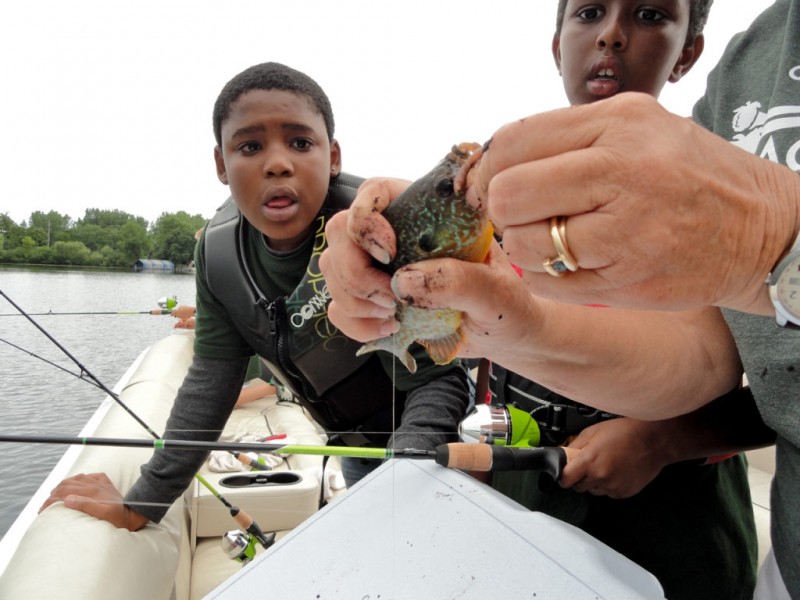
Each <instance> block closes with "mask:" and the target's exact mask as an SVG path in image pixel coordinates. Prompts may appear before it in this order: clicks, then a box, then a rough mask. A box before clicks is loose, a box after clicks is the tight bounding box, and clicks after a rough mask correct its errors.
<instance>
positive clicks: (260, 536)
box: [0, 289, 275, 562]
mask: <svg viewBox="0 0 800 600" xmlns="http://www.w3.org/2000/svg"><path fill="white" fill-rule="evenodd" d="M0 296H3V298H5V299H6V300H7V301H8V303H9V304H11V306H13V307H14V308H15V309H16V310H17V311H18V312H19V313H20V314H21V315H22V316H24V317H25V318H26V319H28V321H30V322H31V324H32V325H33V326H34V327H36V329H38V330H39V331H40V332H41V333H42V334H43V335H44V336H45V337H46V338H47V339H49V340H50V341H51V342H52V343H53V344H55V346H56V347H57V348H58V349H59V350H61V351H62V352H63V353H64V354H65V355H66V356H67V357H68V358H69V359H70V360H71V361H72V362H73V363H75V365H76V366H77V367H78V368H79V369H80V370H81V375H80V376H79V379H82V380H84V381H88V380H85V379H84V377H83V376H84V375H86V377H88V378H89V379H90V380H91V382H93V383H94V385H95V386H96V387H98V388H100V389H101V390H103V391H104V392H105V393H106V394H108V395H109V396H110V397H111V398H112V399H113V400H114V402H116V403H117V405H119V406H120V407H121V408H122V409H124V410H125V412H127V413H128V414H129V415H130V416H131V417H133V419H134V420H135V421H136V422H137V423H138V424H139V425H141V426H142V428H144V430H145V431H146V432H147V433H148V434H149V435H150V436H151V437H153V438H154V440H155V442H160V441H163V438H162V437H161V436H160V435H159V434H157V433H156V432H155V431H154V430H153V429H152V428H151V427H150V426H149V425H148V424H147V423H145V422H144V421H143V420H142V419H141V417H139V415H137V414H136V413H135V412H134V411H133V410H132V409H131V408H130V407H129V406H128V405H127V404H125V402H123V401H122V399H121V398H120V397H119V395H118V394H117V393H116V392H114V391H113V390H111V389H109V388H108V386H106V385H105V384H104V383H103V382H102V381H100V379H98V378H97V377H96V376H95V375H94V373H92V372H91V371H90V370H89V369H87V368H86V367H85V366H84V365H83V364H82V363H81V362H80V361H79V360H78V359H77V358H75V356H73V355H72V353H71V352H70V351H69V350H67V349H66V348H65V347H64V346H62V345H61V343H60V342H59V341H58V340H56V339H55V338H54V337H53V336H52V335H50V333H48V332H47V331H46V330H45V329H44V328H43V327H42V326H41V325H39V323H37V322H36V320H35V319H33V318H32V317H31V316H30V315H28V314H27V313H26V312H25V311H24V310H23V309H22V307H21V306H19V305H18V304H17V303H16V302H14V301H13V300H12V299H11V298H10V297H9V296H8V294H6V293H5V292H4V291H3V290H2V289H0ZM168 300H169V303H168V304H167V306H169V308H168V310H171V309H172V308H174V304H173V303H174V302H175V300H174V298H169V299H168ZM170 304H172V306H170ZM67 372H68V373H71V371H67ZM72 374H73V375H74V373H72ZM195 479H197V480H198V481H199V482H200V483H202V484H203V485H204V486H205V487H206V488H208V490H209V491H210V492H211V493H212V494H213V495H214V496H215V497H216V498H217V499H218V500H219V501H220V502H222V504H224V505H225V507H226V508H227V509H228V510H229V511H230V514H231V516H232V517H233V518H234V520H235V521H236V522H237V523H238V524H239V525H240V526H242V527H243V528H244V529H245V531H246V532H247V533H248V534H249V536H250V537H249V543H248V548H249V550H250V554H254V553H255V550H254V549H253V545H254V542H253V539H255V540H256V541H258V543H260V544H261V545H262V546H263V547H264V548H269V547H270V546H271V545H272V544H274V543H275V532H272V533H270V534H264V532H263V531H262V530H261V528H260V527H259V526H258V524H257V523H256V522H255V521H254V520H253V518H252V517H250V515H248V514H247V513H245V512H244V511H242V510H241V509H240V508H238V507H237V506H234V505H233V504H231V503H230V502H228V500H227V499H226V498H225V497H224V496H223V495H222V494H220V493H219V492H218V491H217V490H215V489H214V488H213V487H212V486H211V484H210V483H209V482H208V481H206V480H205V479H204V478H203V477H202V476H201V475H200V474H199V473H195ZM236 558H239V559H240V560H242V562H247V561H248V560H250V558H252V556H247V555H245V554H242V555H240V556H237V557H236Z"/></svg>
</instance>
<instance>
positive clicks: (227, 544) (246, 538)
mask: <svg viewBox="0 0 800 600" xmlns="http://www.w3.org/2000/svg"><path fill="white" fill-rule="evenodd" d="M259 532H260V530H259ZM274 543H275V532H271V533H268V534H266V535H265V534H263V533H261V535H260V536H259V535H258V534H257V533H253V532H250V531H243V530H241V529H232V530H231V531H228V532H227V533H226V534H225V535H223V536H222V540H221V545H222V551H223V552H224V553H225V555H226V556H227V557H228V558H230V559H231V560H236V561H239V562H240V563H242V566H244V565H246V564H247V563H249V562H250V561H251V560H253V558H255V556H256V544H261V545H262V546H263V547H264V548H269V547H270V546H272V544H274Z"/></svg>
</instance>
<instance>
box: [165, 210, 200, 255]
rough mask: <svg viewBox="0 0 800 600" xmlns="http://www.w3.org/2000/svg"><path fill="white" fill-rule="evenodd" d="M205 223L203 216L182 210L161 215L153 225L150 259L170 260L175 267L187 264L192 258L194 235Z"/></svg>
mask: <svg viewBox="0 0 800 600" xmlns="http://www.w3.org/2000/svg"><path fill="white" fill-rule="evenodd" d="M205 222H206V220H205V218H203V216H201V215H190V214H189V213H187V212H185V211H182V210H181V211H178V212H177V213H174V214H167V213H162V214H161V216H160V217H159V218H158V219H157V220H156V222H155V224H154V225H153V231H152V238H153V246H152V251H151V256H152V258H160V259H164V260H171V261H172V262H174V263H175V264H176V265H185V264H188V263H189V261H191V260H192V257H193V256H194V246H195V243H196V242H195V239H194V234H195V232H196V231H197V230H198V229H200V228H201V227H202V226H203V225H204V224H205Z"/></svg>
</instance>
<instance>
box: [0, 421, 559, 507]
mask: <svg viewBox="0 0 800 600" xmlns="http://www.w3.org/2000/svg"><path fill="white" fill-rule="evenodd" d="M0 442H12V443H22V444H68V445H77V446H114V447H117V448H119V447H122V448H154V449H155V450H164V449H173V450H203V451H210V450H224V451H227V452H249V451H256V452H270V453H273V454H312V455H318V456H347V457H352V458H377V459H390V458H398V459H403V458H408V459H416V460H426V459H427V460H434V461H436V463H437V464H439V465H441V466H443V467H447V468H449V469H462V470H464V471H484V472H486V471H528V470H536V471H545V472H546V473H549V474H550V475H552V476H553V478H554V479H556V480H557V479H558V478H559V477H560V476H561V471H562V469H563V468H564V466H565V465H566V464H567V454H566V451H565V450H564V448H562V447H561V446H548V447H542V448H528V447H511V446H492V445H490V444H473V443H467V442H454V443H450V444H441V445H439V446H437V447H436V449H435V450H420V449H417V448H403V449H396V448H395V449H393V448H360V447H351V446H307V445H299V444H276V443H269V442H265V443H251V442H202V441H192V440H165V439H159V440H142V439H135V438H134V439H131V438H104V437H103V438H98V437H73V436H52V435H51V436H44V435H8V434H0ZM212 493H214V492H212Z"/></svg>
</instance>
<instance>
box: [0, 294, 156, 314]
mask: <svg viewBox="0 0 800 600" xmlns="http://www.w3.org/2000/svg"><path fill="white" fill-rule="evenodd" d="M3 295H4V296H5V294H3ZM5 297H6V299H8V296H5ZM9 302H10V300H9ZM12 304H13V302H12ZM25 314H27V315H29V316H32V317H49V316H51V315H52V316H64V315H170V314H172V310H169V309H166V308H164V309H162V308H154V309H152V310H118V311H91V312H53V311H52V310H51V311H49V312H41V313H25ZM25 314H22V313H2V314H0V317H20V316H25Z"/></svg>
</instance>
